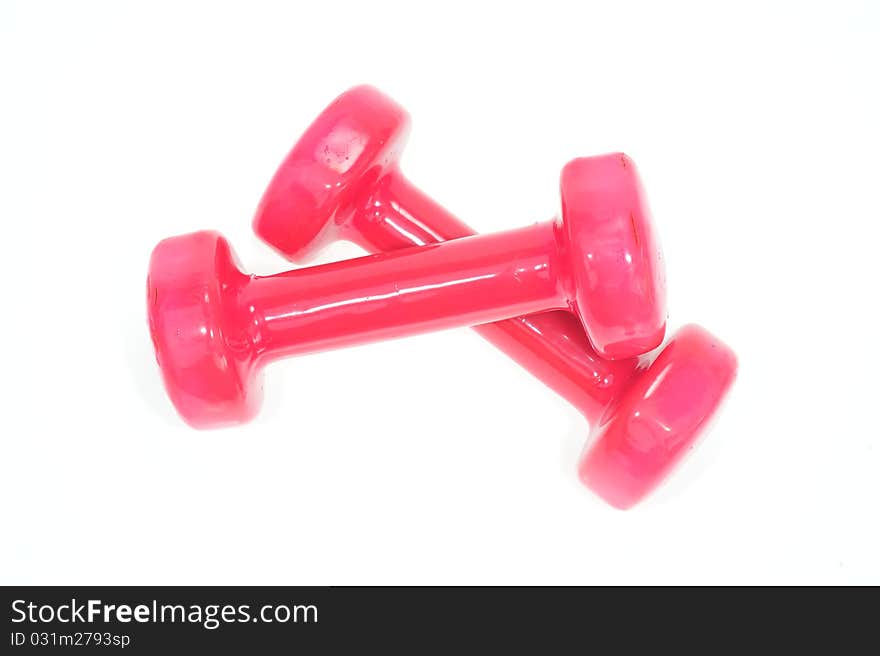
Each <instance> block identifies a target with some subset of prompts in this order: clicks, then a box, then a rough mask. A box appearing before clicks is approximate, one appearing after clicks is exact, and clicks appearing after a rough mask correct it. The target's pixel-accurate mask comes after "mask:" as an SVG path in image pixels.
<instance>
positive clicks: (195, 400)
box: [147, 156, 633, 427]
mask: <svg viewBox="0 0 880 656" xmlns="http://www.w3.org/2000/svg"><path fill="white" fill-rule="evenodd" d="M598 159H599V160H600V162H599V168H600V169H604V168H605V162H607V161H609V160H613V162H614V164H613V166H614V169H615V170H616V171H617V172H618V175H619V176H621V177H629V176H631V175H632V174H633V170H632V168H631V167H623V166H620V165H618V164H617V163H618V162H619V158H618V157H616V156H614V157H603V158H598ZM587 170H589V167H587ZM610 188H611V190H612V191H614V192H615V193H616V191H617V189H618V188H619V187H617V186H614V185H612V186H611V187H610ZM599 195H601V194H599ZM622 200H623V202H628V201H629V200H630V198H629V197H628V196H627V197H625V198H623V199H622ZM575 204H577V200H575ZM573 216H574V218H573V219H572V221H575V222H581V221H584V222H586V221H589V220H590V217H589V216H585V215H582V214H574V215H573ZM626 226H627V228H628V227H629V222H628V221H627V222H626ZM580 230H581V228H579V227H578V226H573V227H571V226H570V227H568V228H567V229H563V228H562V227H561V226H560V224H559V223H550V222H548V223H543V224H535V225H532V226H528V227H526V228H519V229H516V230H510V231H507V232H502V233H496V234H493V235H483V236H473V237H466V238H463V239H455V240H452V241H447V242H442V243H435V244H429V245H427V246H421V247H413V248H406V249H402V250H398V251H394V252H390V253H382V254H377V255H368V256H365V257H361V258H356V259H353V260H348V261H345V262H334V263H332V264H325V265H322V266H316V267H308V268H303V269H297V270H294V271H288V272H286V273H281V274H278V275H274V276H265V277H258V276H247V275H245V274H244V273H242V272H241V271H240V269H239V268H238V267H237V265H236V263H235V258H234V256H233V254H232V251H231V249H230V247H229V244H228V243H227V242H226V240H225V239H224V238H223V237H222V236H220V235H219V234H218V233H215V232H197V233H193V234H189V235H181V236H178V237H172V238H170V239H165V240H163V241H162V242H160V243H159V244H158V245H157V246H156V248H155V249H154V251H153V255H152V258H151V261H150V269H149V275H148V284H147V302H148V314H149V319H150V328H151V334H152V336H153V341H154V344H155V347H156V352H157V359H158V361H159V364H160V366H161V368H162V371H163V375H164V377H165V382H166V386H167V388H168V390H169V394H170V395H171V397H172V399H173V400H174V403H175V405H176V407H177V409H178V410H179V411H180V412H181V414H182V415H183V416H184V417H185V418H186V419H187V421H189V422H190V423H191V424H192V425H194V426H199V427H210V426H215V425H223V424H226V423H235V422H240V421H244V420H246V419H248V418H249V417H250V416H252V414H253V413H254V411H255V410H256V407H257V404H258V398H257V396H256V395H255V393H254V392H253V388H254V387H255V384H254V383H255V376H256V371H257V370H258V369H259V367H260V366H261V365H262V364H264V363H265V362H267V361H269V360H271V359H274V358H279V357H284V356H291V355H298V354H303V353H309V352H313V351H320V350H326V349H332V348H338V347H342V346H349V345H353V344H361V343H365V342H369V341H374V340H381V339H389V338H393V337H401V336H405V335H411V334H415V333H419V332H424V331H430V330H439V329H443V328H452V327H457V326H468V325H473V324H479V323H486V322H489V321H494V320H497V319H500V318H506V317H513V316H516V315H518V314H523V313H530V312H536V311H542V310H546V309H554V308H567V307H569V306H570V305H571V304H572V303H571V298H572V292H571V290H573V289H576V288H577V285H578V284H580V283H581V281H583V280H586V279H587V278H588V274H587V273H585V272H584V271H582V269H584V268H586V267H587V266H588V265H585V264H584V262H585V260H586V258H581V257H580V256H579V253H578V250H577V248H576V247H575V246H573V245H572V244H570V243H568V241H567V240H571V239H577V238H578V235H579V233H580Z"/></svg>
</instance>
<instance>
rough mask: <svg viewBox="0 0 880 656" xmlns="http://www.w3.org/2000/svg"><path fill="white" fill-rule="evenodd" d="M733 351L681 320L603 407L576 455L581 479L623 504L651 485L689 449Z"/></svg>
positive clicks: (731, 365)
mask: <svg viewBox="0 0 880 656" xmlns="http://www.w3.org/2000/svg"><path fill="white" fill-rule="evenodd" d="M736 369H737V362H736V355H734V353H733V351H731V350H730V348H728V347H727V346H725V345H724V344H723V343H722V342H721V341H720V340H718V339H716V338H715V337H713V336H712V335H711V334H710V333H708V332H707V331H705V330H704V329H702V328H700V327H699V326H694V325H690V326H685V327H684V328H682V329H681V330H680V331H679V332H678V334H677V335H676V336H675V337H673V338H672V340H671V341H670V342H669V344H668V345H667V346H666V347H665V348H664V349H663V351H662V352H661V353H660V355H659V356H658V357H657V359H656V360H655V361H654V362H653V364H651V366H650V367H649V368H648V369H647V370H646V371H645V372H644V373H642V374H641V375H640V376H639V377H638V378H637V379H636V380H635V381H633V383H632V385H631V386H630V387H629V388H628V389H627V390H626V391H625V392H624V393H623V394H622V395H621V397H620V398H619V399H618V400H617V403H615V404H614V405H612V406H611V407H609V408H608V410H607V411H606V412H605V414H604V415H603V417H602V419H600V420H599V423H598V424H597V425H596V427H595V428H594V430H593V435H592V438H591V440H590V442H589V443H588V444H587V446H586V449H585V451H584V453H583V455H582V456H581V460H580V464H579V467H578V472H579V475H580V478H581V480H582V481H583V482H584V484H585V485H586V486H587V487H589V488H590V489H591V490H593V491H594V492H596V493H597V494H599V496H601V497H602V498H603V499H605V500H606V501H607V502H608V503H610V504H611V505H612V506H615V507H617V508H621V509H625V508H629V507H630V506H632V505H634V504H635V503H637V502H638V501H639V500H640V499H641V498H642V497H644V496H645V495H647V494H648V493H649V492H651V490H653V489H654V488H655V487H656V486H657V485H658V484H659V483H660V482H661V481H662V480H663V479H664V478H665V477H666V476H667V475H668V474H669V473H670V472H671V471H672V470H673V469H674V467H675V465H676V464H677V463H678V462H679V461H680V460H681V459H682V458H683V457H684V456H685V455H686V454H687V453H688V451H689V450H690V449H691V448H692V447H693V445H694V442H695V441H696V440H697V438H698V437H699V436H700V435H701V434H702V433H703V432H704V431H705V429H706V427H707V425H708V424H709V423H710V422H711V420H712V419H713V417H714V416H715V415H716V413H717V411H718V408H719V406H720V405H721V402H722V401H723V400H724V397H725V396H726V394H727V392H728V390H729V389H730V386H731V385H732V384H733V381H734V378H735V377H736Z"/></svg>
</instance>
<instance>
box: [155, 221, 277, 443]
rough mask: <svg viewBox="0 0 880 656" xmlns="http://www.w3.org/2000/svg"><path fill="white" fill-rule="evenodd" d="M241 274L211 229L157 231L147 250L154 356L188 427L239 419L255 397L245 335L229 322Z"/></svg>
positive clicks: (249, 412)
mask: <svg viewBox="0 0 880 656" xmlns="http://www.w3.org/2000/svg"><path fill="white" fill-rule="evenodd" d="M246 281H247V278H246V276H245V275H244V274H243V273H241V271H240V270H239V269H238V267H237V266H236V263H235V258H234V256H233V254H232V252H231V250H230V248H229V244H228V242H227V241H226V240H225V239H224V238H223V237H222V236H221V235H220V234H219V233H216V232H208V231H205V232H194V233H192V234H188V235H181V236H179V237H171V238H170V239H165V240H163V241H161V242H159V245H158V246H156V248H155V249H154V250H153V255H152V257H151V258H150V270H149V274H148V276H147V315H148V317H149V322H150V335H151V336H152V338H153V346H154V347H155V349H156V360H157V361H158V362H159V367H160V369H161V370H162V376H163V378H164V380H165V387H166V389H167V390H168V395H169V396H170V397H171V400H172V402H173V403H174V406H175V407H176V408H177V411H178V412H179V413H180V415H181V416H182V417H183V418H184V419H185V420H186V422H187V423H189V424H190V425H192V426H194V427H195V428H215V427H220V426H224V425H230V424H236V423H241V422H244V421H247V420H249V419H250V418H251V417H253V415H254V414H255V413H256V411H257V408H258V407H259V405H260V401H261V396H262V385H260V384H259V381H258V380H256V376H257V374H256V370H255V367H254V366H253V357H252V355H253V354H252V351H251V349H250V342H249V341H247V340H243V339H240V335H241V331H240V330H236V329H235V328H234V326H235V325H236V324H237V322H236V315H237V312H236V310H237V308H236V307H235V303H234V298H235V295H236V293H237V291H238V290H239V289H240V288H241V286H242V285H243V284H245V283H246Z"/></svg>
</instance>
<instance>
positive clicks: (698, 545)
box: [0, 0, 880, 584]
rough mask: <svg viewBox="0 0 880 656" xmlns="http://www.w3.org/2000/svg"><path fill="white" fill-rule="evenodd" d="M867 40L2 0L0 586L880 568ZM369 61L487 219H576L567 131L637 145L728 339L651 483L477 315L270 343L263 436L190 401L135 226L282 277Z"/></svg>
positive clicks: (451, 17)
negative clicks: (622, 493) (623, 507)
mask: <svg viewBox="0 0 880 656" xmlns="http://www.w3.org/2000/svg"><path fill="white" fill-rule="evenodd" d="M655 4H656V5H657V6H656V7H655V6H654V5H655ZM878 44H880V10H878V5H877V3H871V2H867V1H866V2H862V3H847V2H827V3H824V4H814V3H805V2H792V3H772V2H771V3H766V2H761V3H754V4H753V3H748V2H745V3H744V2H738V3H729V4H728V5H727V6H724V5H722V4H720V3H718V4H715V3H693V4H674V5H669V3H645V4H631V3H612V2H607V1H602V2H597V3H587V2H571V3H562V2H550V1H548V0H542V1H541V2H535V3H515V2H506V3H501V2H499V3H497V4H496V3H488V2H487V3H479V2H475V1H474V0H470V1H466V2H452V1H448V0H447V1H446V2H443V3H436V4H433V5H430V4H424V5H421V4H420V3H417V2H380V1H377V0H371V1H370V2H340V1H338V0H337V1H334V2H302V3H283V4H280V5H277V6H275V5H264V4H261V3H251V2H242V3H240V4H238V5H234V6H233V5H226V4H223V3H205V4H204V5H198V4H191V3H178V2H173V3H168V4H165V3H157V2H144V3H120V2H107V3H94V2H76V3H74V2H59V3H52V4H49V3H43V2H21V3H10V2H8V1H6V0H3V1H0V217H2V229H3V255H2V258H0V266H2V275H3V298H2V307H3V319H2V322H0V331H2V335H0V338H2V341H0V344H2V349H3V353H2V372H3V376H2V383H0V385H2V389H3V392H2V398H3V422H2V426H0V431H2V437H0V444H2V456H0V582H2V583H43V584H48V583H73V584H77V583H93V584H99V583H101V584H104V583H172V584H195V583H208V584H220V583H252V584H341V583H351V584H367V583H389V584H390V583H404V584H406V583H559V584H565V583H846V582H873V583H878V582H880V564H878V553H880V528H878V524H880V512H878V506H880V476H878V473H880V440H878V436H880V429H878V425H877V417H876V413H875V412H874V410H875V408H876V407H877V405H878V400H877V395H878V392H880V386H878V384H877V370H878V366H880V357H878V349H877V343H878V336H877V335H878V319H880V316H878V314H880V313H878V296H880V294H878V291H877V286H878V283H880V275H878V258H877V255H876V253H877V250H878V237H880V229H878V220H880V211H878V179H880V167H878V163H877V153H878V148H880V140H878V127H877V123H878V116H880V102H878V86H880V85H878V63H880V46H878ZM361 82H369V83H372V84H375V85H377V86H378V87H380V88H381V89H383V90H384V91H386V92H387V93H389V94H390V95H391V96H392V97H394V98H396V99H397V100H398V101H399V102H401V103H402V104H403V105H404V106H405V107H406V108H407V109H408V110H409V111H410V112H411V114H412V116H413V131H412V137H411V139H410V142H409V147H408V149H407V151H406V154H405V157H404V162H403V166H404V169H405V171H406V172H407V174H408V175H409V176H410V177H411V179H412V180H413V181H414V182H415V183H416V184H418V185H419V186H421V187H422V188H424V189H425V190H426V191H428V193H430V194H431V195H433V196H434V197H435V198H437V199H439V200H441V201H442V202H443V203H444V204H445V205H446V206H447V207H449V208H450V209H452V210H453V211H454V212H456V213H457V214H458V215H460V216H461V217H463V218H464V219H465V220H466V221H467V222H468V223H470V224H471V225H473V226H474V227H475V228H476V229H478V230H480V231H482V232H486V231H493V230H499V229H503V228H508V227H515V226H520V225H525V224H528V223H531V222H533V221H536V220H543V219H548V218H550V217H551V216H553V214H554V213H555V212H556V208H557V205H558V197H557V178H558V174H559V170H560V169H561V167H562V165H563V164H564V163H565V162H566V161H567V160H568V159H570V158H572V157H575V156H579V155H589V154H596V153H601V152H606V151H610V150H624V151H626V152H627V153H629V154H630V155H631V156H632V157H633V158H634V159H635V161H636V162H637V163H638V165H639V167H640V170H641V174H642V177H643V180H644V183H645V186H646V189H647V191H648V194H649V198H650V200H651V204H652V208H653V212H654V216H655V218H656V222H657V225H658V230H659V232H660V234H661V238H662V241H663V246H664V249H665V254H666V260H667V263H668V282H669V289H670V296H669V308H670V318H669V325H670V328H671V329H675V328H677V327H678V326H680V325H682V324H684V323H688V322H692V321H695V322H699V323H702V324H704V325H706V326H707V327H708V328H710V329H711V330H712V331H713V332H715V333H716V334H717V335H718V336H719V337H721V338H722V339H724V340H725V341H727V342H729V343H730V344H731V345H732V346H733V347H734V348H735V349H736V351H737V353H738V355H739V357H740V365H741V371H740V377H739V380H738V382H737V385H736V387H735V389H734V391H733V393H732V395H731V397H730V399H729V402H728V403H727V405H726V407H725V409H724V413H723V416H722V417H721V418H720V420H719V421H718V423H717V424H716V426H715V428H714V430H713V432H712V433H711V434H710V435H709V436H708V438H707V439H706V440H705V441H704V443H703V444H702V445H701V447H700V448H699V449H697V450H696V452H695V453H694V455H693V456H692V457H691V458H690V459H689V460H688V461H687V462H686V463H685V465H684V466H683V467H682V468H681V469H680V470H679V471H678V472H677V473H676V475H675V476H674V477H673V479H672V480H671V481H670V483H669V484H668V485H666V486H665V487H663V488H662V489H661V490H659V491H658V492H657V493H656V494H655V495H654V496H653V497H651V498H650V499H649V500H648V501H646V502H645V503H643V504H642V505H640V506H639V507H637V508H635V509H633V510H631V511H629V512H620V511H616V510H612V509H610V508H608V507H606V506H605V505H603V503H602V502H601V501H600V500H599V499H598V498H596V497H594V496H593V495H592V494H591V493H589V492H588V491H586V490H584V489H583V488H581V486H580V485H579V483H578V482H577V479H576V476H575V463H576V460H577V455H578V452H579V450H580V448H581V444H582V442H583V440H584V438H585V436H586V435H587V431H588V427H587V425H586V423H585V422H584V420H583V419H582V418H581V417H580V416H579V415H578V414H577V413H576V412H575V411H574V410H573V409H572V408H571V407H569V406H568V405H567V404H566V403H565V402H563V401H562V400H561V399H559V398H558V397H556V396H555V395H554V394H553V393H552V392H550V391H549V390H548V389H546V388H545V387H543V386H542V385H541V383H539V382H537V381H536V380H534V379H532V378H531V377H530V376H529V375H527V374H526V373H524V372H523V371H521V370H520V369H518V368H517V366H516V365H514V364H513V363H512V362H511V361H509V360H507V359H506V358H505V357H503V356H502V355H500V354H499V353H498V352H496V351H494V350H493V349H492V348H491V347H489V346H488V345H487V344H485V343H484V342H482V341H481V340H480V339H479V338H478V337H477V336H476V335H474V334H471V333H470V332H469V331H467V330H459V331H449V332H446V333H441V334H433V335H427V336H423V337H417V338H411V339H405V340H398V341H395V342H389V343H384V344H377V345H371V346H364V347H360V348H353V349H348V350H342V351H336V352H332V353H326V354H321V355H315V356H310V357H305V358H300V359H297V360H296V361H286V362H282V363H278V364H275V365H273V366H271V367H270V368H269V370H268V371H267V377H266V393H267V398H266V402H265V406H264V408H263V411H262V413H261V414H260V416H259V418H258V419H257V420H256V421H255V422H253V423H252V424H250V425H248V426H245V427H241V428H236V429H229V430H223V431H215V432H197V431H194V430H191V429H189V428H187V427H186V426H184V424H183V423H182V422H181V421H180V420H179V419H178V418H177V416H176V415H175V413H174V411H173V409H172V407H171V405H170V403H169V402H168V401H167V399H166V397H165V394H164V391H163V388H162V385H161V381H160V378H159V374H158V371H157V369H156V366H155V362H154V358H153V354H152V350H151V344H150V340H149V337H148V332H147V328H146V322H145V301H144V289H145V274H146V266H147V260H148V257H149V253H150V250H151V249H152V247H153V246H154V245H155V243H156V242H157V241H158V240H160V239H161V238H163V237H165V236H169V235H172V234H178V233H183V232H188V231H191V230H195V229H200V228H216V229H219V230H221V231H222V232H223V233H224V234H225V235H226V236H227V237H229V239H230V240H231V242H232V243H233V245H234V247H235V248H236V250H237V252H238V254H239V256H240V258H241V260H242V262H243V264H244V266H245V267H247V268H248V269H249V270H251V271H253V272H256V273H261V274H265V273H272V272H276V271H279V270H282V269H284V268H287V267H288V265H287V264H286V263H285V262H284V261H283V260H282V259H281V258H280V257H278V256H276V255H274V254H273V253H271V252H270V251H269V250H268V248H266V247H265V246H263V245H262V244H261V243H259V241H258V240H257V239H256V238H255V237H254V235H253V234H252V232H251V229H250V219H251V216H252V214H253V211H254V209H255V207H256V204H257V201H258V199H259V197H260V195H261V193H262V191H263V189H264V187H265V185H266V183H267V181H268V179H269V177H270V176H271V175H272V173H273V170H274V168H275V166H276V165H277V164H278V163H279V161H280V160H281V158H282V157H283V155H284V154H285V153H286V152H287V150H288V149H289V148H290V146H291V145H292V144H293V142H294V141H295V140H296V138H297V136H298V135H299V133H300V132H301V131H302V130H303V129H304V128H305V127H306V126H307V125H308V123H309V121H310V120H311V119H312V118H313V117H314V116H315V115H316V114H317V112H318V111H319V110H320V109H322V108H323V107H324V106H325V105H326V104H327V103H328V102H329V101H330V100H331V99H332V98H333V97H335V96H336V95H337V94H338V93H340V92H342V91H343V90H345V89H346V88H348V87H349V86H351V85H353V84H357V83H361ZM357 254H359V251H358V250H357V249H355V248H354V247H353V246H350V245H340V246H338V247H334V248H333V249H331V250H330V251H328V252H326V253H325V254H324V256H323V260H331V259H339V258H346V257H351V256H354V255H357Z"/></svg>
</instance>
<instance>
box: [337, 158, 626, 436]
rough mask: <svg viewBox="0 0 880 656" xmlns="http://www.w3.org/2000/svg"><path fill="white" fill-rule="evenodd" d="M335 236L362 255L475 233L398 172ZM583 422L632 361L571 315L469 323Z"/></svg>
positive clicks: (613, 391)
mask: <svg viewBox="0 0 880 656" xmlns="http://www.w3.org/2000/svg"><path fill="white" fill-rule="evenodd" d="M347 226H348V227H347V228H343V230H344V232H343V234H342V236H344V237H345V238H346V239H349V240H351V241H353V242H355V243H356V244H358V245H359V246H361V247H362V248H364V249H365V250H367V251H369V252H373V253H375V252H385V251H395V250H399V249H402V248H406V247H408V246H421V245H426V244H433V243H436V242H441V241H448V240H456V239H460V238H463V237H469V236H472V235H474V234H476V233H475V232H474V231H473V230H471V228H469V227H468V226H467V225H466V224H465V223H464V222H462V221H461V220H460V219H458V218H457V217H455V216H454V215H453V214H451V213H450V212H449V211H447V210H446V209H445V208H444V207H442V206H441V205H439V204H438V203H437V202H436V201H434V200H433V199H432V198H430V197H429V196H427V195H426V194H424V193H423V192H421V191H420V190H419V189H418V188H417V187H415V186H413V185H412V184H410V182H409V181H408V180H407V179H406V178H405V177H404V176H403V175H402V174H401V173H400V171H399V170H396V169H395V170H393V171H391V172H389V173H388V174H387V175H386V176H385V177H383V179H382V180H381V181H380V183H379V188H378V190H377V192H376V193H375V195H374V196H373V197H371V198H370V202H369V203H367V204H365V205H364V209H363V210H361V211H360V212H358V213H357V214H356V215H355V216H354V217H352V220H351V222H350V223H349V224H347ZM474 330H476V331H477V332H478V333H479V334H480V335H481V336H482V337H483V338H485V339H486V340H488V341H489V342H491V343H492V344H494V345H495V346H496V347H497V348H499V349H500V350H501V351H503V352H504V353H506V354H507V355H508V356H509V357H511V358H512V359H513V360H515V361H516V362H518V363H519V364H520V365H521V366H523V367H524V368H525V369H526V370H528V371H529V372H531V373H532V374H533V375H534V376H535V377H536V378H538V379H539V380H541V381H542V382H543V383H544V384H545V385H547V386H548V387H550V388H551V389H553V390H554V391H556V392H557V393H558V394H560V395H561V396H562V397H563V398H565V399H567V400H568V401H569V403H571V404H572V405H574V406H575V407H576V408H578V409H579V410H580V411H581V412H582V413H583V414H584V415H585V416H586V417H587V419H588V420H589V421H591V422H594V421H596V419H597V418H598V416H599V414H600V413H601V412H602V411H603V410H604V409H605V408H606V407H607V406H608V405H609V403H610V402H611V401H612V399H613V398H614V397H615V396H616V395H617V394H619V392H620V391H621V389H622V388H623V387H624V386H625V384H626V383H627V382H628V381H629V380H631V379H632V377H633V375H634V374H635V373H636V372H637V371H638V370H639V369H640V366H639V364H638V361H637V360H636V359H628V360H605V359H603V358H601V357H599V356H598V355H597V354H596V352H595V350H594V349H593V347H592V346H591V345H590V343H589V341H588V340H587V337H586V334H585V333H584V330H583V328H582V327H581V324H580V322H579V321H578V319H577V318H576V317H575V316H574V315H573V314H572V313H570V312H557V311H551V312H543V313H540V314H532V315H529V316H518V317H516V318H513V319H507V320H504V321H498V322H495V323H487V324H482V325H476V326H474Z"/></svg>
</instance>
